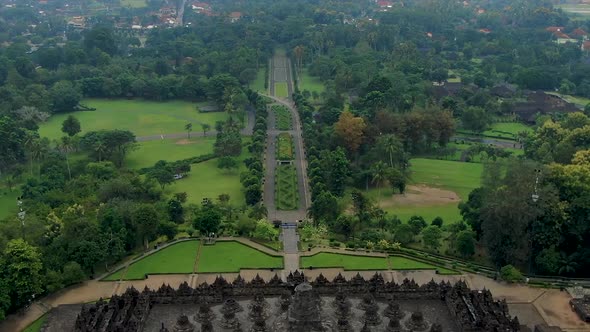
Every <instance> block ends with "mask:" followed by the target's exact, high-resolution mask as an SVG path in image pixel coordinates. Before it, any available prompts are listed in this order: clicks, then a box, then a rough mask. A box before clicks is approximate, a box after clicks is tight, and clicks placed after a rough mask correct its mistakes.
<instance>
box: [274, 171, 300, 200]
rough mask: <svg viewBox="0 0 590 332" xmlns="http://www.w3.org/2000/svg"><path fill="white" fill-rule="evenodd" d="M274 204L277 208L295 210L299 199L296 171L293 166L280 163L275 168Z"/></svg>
mask: <svg viewBox="0 0 590 332" xmlns="http://www.w3.org/2000/svg"><path fill="white" fill-rule="evenodd" d="M276 170H277V175H276V179H275V181H276V188H275V190H276V195H275V204H276V206H277V209H278V210H295V209H297V203H298V201H299V190H298V188H297V171H296V169H295V166H292V165H281V166H278V167H277V168H276Z"/></svg>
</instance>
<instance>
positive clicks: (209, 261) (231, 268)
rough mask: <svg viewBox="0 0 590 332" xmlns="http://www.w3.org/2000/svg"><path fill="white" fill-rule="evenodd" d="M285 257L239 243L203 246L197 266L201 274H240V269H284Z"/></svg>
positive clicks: (218, 243)
mask: <svg viewBox="0 0 590 332" xmlns="http://www.w3.org/2000/svg"><path fill="white" fill-rule="evenodd" d="M282 268H283V257H282V256H271V255H268V254H266V253H263V252H261V251H258V250H256V249H254V248H251V247H248V246H246V245H243V244H241V243H239V242H231V241H230V242H217V243H215V244H214V245H211V246H203V247H202V248H201V254H200V256H199V262H198V264H197V272H199V273H222V272H240V269H282Z"/></svg>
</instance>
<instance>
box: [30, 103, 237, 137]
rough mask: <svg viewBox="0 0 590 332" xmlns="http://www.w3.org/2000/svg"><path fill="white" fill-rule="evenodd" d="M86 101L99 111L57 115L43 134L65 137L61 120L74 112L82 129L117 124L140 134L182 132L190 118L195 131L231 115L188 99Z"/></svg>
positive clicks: (40, 132)
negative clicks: (202, 109) (206, 110)
mask: <svg viewBox="0 0 590 332" xmlns="http://www.w3.org/2000/svg"><path fill="white" fill-rule="evenodd" d="M82 104H84V105H86V106H88V107H94V108H96V111H80V112H75V113H68V114H57V115H54V116H52V117H51V118H49V120H48V121H47V122H46V123H44V124H42V125H41V127H40V128H39V134H40V135H41V136H44V137H49V138H51V139H55V138H59V137H62V136H63V133H62V132H61V124H62V122H63V121H64V120H65V118H66V117H67V116H68V115H70V114H72V115H74V116H75V117H77V118H78V120H80V124H81V125H82V133H85V132H88V131H93V130H101V129H114V128H117V129H123V130H129V131H131V132H133V133H134V134H135V135H136V136H148V135H161V134H170V133H182V132H184V126H185V124H187V123H189V122H191V123H192V124H193V130H194V131H199V130H201V124H202V123H207V124H209V125H210V126H211V128H214V127H215V122H216V121H223V120H225V119H227V114H226V113H225V112H209V113H199V112H198V111H197V110H196V108H195V104H194V103H190V102H186V101H169V102H153V101H145V100H124V99H119V100H108V99H86V100H84V101H83V102H82Z"/></svg>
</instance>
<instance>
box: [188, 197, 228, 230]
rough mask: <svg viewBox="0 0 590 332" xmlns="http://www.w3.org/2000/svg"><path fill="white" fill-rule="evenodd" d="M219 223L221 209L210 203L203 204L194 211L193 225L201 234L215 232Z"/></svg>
mask: <svg viewBox="0 0 590 332" xmlns="http://www.w3.org/2000/svg"><path fill="white" fill-rule="evenodd" d="M220 224H221V211H219V208H218V207H217V206H215V205H213V204H212V203H207V204H204V205H203V206H202V207H201V209H199V211H198V212H197V213H196V215H195V219H194V220H193V227H195V228H196V229H198V230H199V231H200V232H201V235H203V236H208V235H209V234H211V233H217V231H218V230H219V225H220Z"/></svg>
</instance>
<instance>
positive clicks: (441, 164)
mask: <svg viewBox="0 0 590 332" xmlns="http://www.w3.org/2000/svg"><path fill="white" fill-rule="evenodd" d="M410 165H411V166H410V170H411V172H412V173H411V175H410V178H411V182H412V183H416V184H426V185H429V186H432V187H437V188H443V189H447V190H451V191H454V192H456V193H457V194H458V195H459V197H461V198H462V199H467V197H468V196H469V193H470V192H471V191H472V190H473V189H475V188H477V187H479V185H480V183H481V173H482V171H483V165H482V164H477V163H463V162H457V161H447V160H435V159H424V158H415V159H412V160H410Z"/></svg>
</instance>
